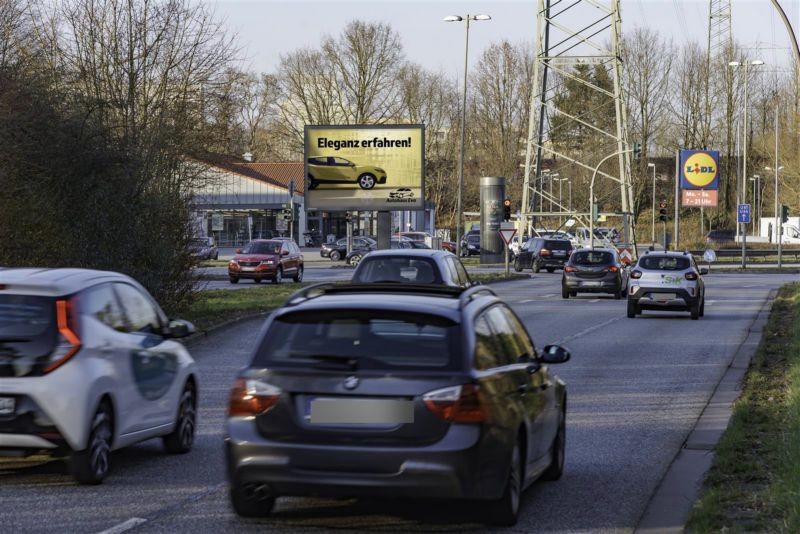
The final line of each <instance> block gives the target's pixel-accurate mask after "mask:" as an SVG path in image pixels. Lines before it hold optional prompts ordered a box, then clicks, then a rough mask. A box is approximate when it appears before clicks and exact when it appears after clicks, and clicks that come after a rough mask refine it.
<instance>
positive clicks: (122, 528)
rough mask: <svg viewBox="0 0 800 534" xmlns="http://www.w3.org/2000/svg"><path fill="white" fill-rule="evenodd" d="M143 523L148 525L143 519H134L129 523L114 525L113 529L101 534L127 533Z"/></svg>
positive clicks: (129, 520) (128, 521)
mask: <svg viewBox="0 0 800 534" xmlns="http://www.w3.org/2000/svg"><path fill="white" fill-rule="evenodd" d="M142 523H147V519H143V518H141V517H132V518H130V519H128V520H127V521H124V522H122V523H120V524H118V525H114V526H113V527H111V528H109V529H106V530H104V531H102V532H100V533H99V534H121V533H122V532H127V531H128V530H130V529H132V528H136V527H138V526H139V525H141V524H142Z"/></svg>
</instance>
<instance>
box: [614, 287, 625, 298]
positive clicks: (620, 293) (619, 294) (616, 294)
mask: <svg viewBox="0 0 800 534" xmlns="http://www.w3.org/2000/svg"><path fill="white" fill-rule="evenodd" d="M613 295H614V299H615V300H622V297H624V296H625V290H624V289H619V290H617V291H614V293H613Z"/></svg>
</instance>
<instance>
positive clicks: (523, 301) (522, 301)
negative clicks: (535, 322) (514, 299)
mask: <svg viewBox="0 0 800 534" xmlns="http://www.w3.org/2000/svg"><path fill="white" fill-rule="evenodd" d="M526 302H533V299H525V300H521V301H519V303H520V304H525V303H526Z"/></svg>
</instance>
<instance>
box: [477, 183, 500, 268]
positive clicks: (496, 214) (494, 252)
mask: <svg viewBox="0 0 800 534" xmlns="http://www.w3.org/2000/svg"><path fill="white" fill-rule="evenodd" d="M505 198H506V179H505V178H502V177H498V176H484V177H483V178H481V263H502V262H503V258H504V257H505V256H504V251H503V247H504V246H505V245H504V244H503V239H502V238H501V237H500V232H499V230H500V225H501V223H502V222H503V201H504V200H505Z"/></svg>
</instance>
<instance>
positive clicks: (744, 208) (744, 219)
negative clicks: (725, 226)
mask: <svg viewBox="0 0 800 534" xmlns="http://www.w3.org/2000/svg"><path fill="white" fill-rule="evenodd" d="M738 212H739V222H740V223H743V224H750V204H739V210H738Z"/></svg>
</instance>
